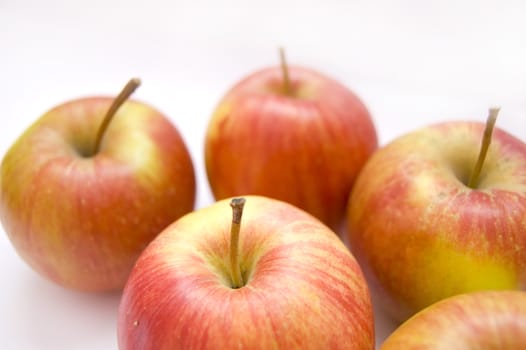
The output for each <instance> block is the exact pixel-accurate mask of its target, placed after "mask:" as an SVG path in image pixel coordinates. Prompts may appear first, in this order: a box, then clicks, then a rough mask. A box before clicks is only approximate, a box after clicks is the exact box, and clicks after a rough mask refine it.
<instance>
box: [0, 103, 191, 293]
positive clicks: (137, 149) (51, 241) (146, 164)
mask: <svg viewBox="0 0 526 350" xmlns="http://www.w3.org/2000/svg"><path fill="white" fill-rule="evenodd" d="M112 100H113V99H112V98H106V97H93V98H82V99H78V100H74V101H70V102H67V103H64V104H62V105H59V106H57V107H55V108H53V109H52V110H50V111H48V112H47V113H45V114H44V115H43V116H42V117H41V118H40V119H38V120H37V121H36V122H35V123H34V124H33V125H32V126H31V127H30V128H29V129H28V130H26V132H25V133H24V134H23V135H22V136H21V137H20V138H19V139H18V140H17V141H16V142H15V144H13V145H12V147H11V148H10V149H9V150H8V152H7V153H6V155H5V156H4V158H3V160H2V163H1V168H0V219H1V221H2V225H3V227H4V229H5V231H6V233H7V234H8V236H9V239H10V240H11V242H12V244H13V245H14V247H15V248H16V250H17V252H18V253H19V255H20V256H21V257H22V258H23V259H24V260H25V261H26V262H27V263H28V264H29V265H30V266H31V267H32V268H33V269H35V270H36V271H38V272H39V273H41V274H42V275H44V276H46V277H47V278H49V279H51V280H53V281H55V282H57V283H59V284H61V285H63V286H65V287H68V288H73V289H79V290H87V291H105V290H113V289H120V288H122V287H123V286H124V283H125V281H126V278H127V276H128V274H129V272H130V270H131V268H132V266H133V263H134V262H135V260H136V259H137V257H138V256H139V254H140V252H141V251H142V250H143V249H144V247H145V246H146V245H147V244H148V243H149V242H150V241H151V240H152V239H153V238H154V237H155V236H156V235H157V234H158V233H159V232H160V231H162V230H163V229H164V228H165V227H166V226H168V224H170V223H172V222H173V221H174V220H175V219H177V218H178V217H180V216H182V215H183V214H185V213H187V212H189V211H190V210H192V209H193V206H194V197H195V180H194V171H193V166H192V163H191V159H190V156H189V153H188V151H187V149H186V146H185V145H184V143H183V139H182V138H181V136H180V135H179V133H178V131H177V130H176V129H175V127H174V126H173V125H172V124H171V123H170V122H169V120H168V119H167V118H166V117H165V116H163V115H162V114H161V113H160V112H158V111H157V110H155V109H154V108H152V107H150V106H148V105H146V104H144V103H141V102H137V101H127V102H125V103H124V105H122V106H121V107H120V109H119V110H118V111H117V114H116V115H115V116H114V118H113V120H112V121H111V124H110V125H109V127H108V129H107V132H106V133H105V135H104V138H103V139H102V143H101V146H100V150H99V152H97V153H96V154H91V152H92V147H93V143H94V139H95V135H96V133H97V130H98V128H99V126H100V124H101V121H102V119H103V117H104V115H105V113H106V112H107V110H108V108H109V106H110V104H111V102H112Z"/></svg>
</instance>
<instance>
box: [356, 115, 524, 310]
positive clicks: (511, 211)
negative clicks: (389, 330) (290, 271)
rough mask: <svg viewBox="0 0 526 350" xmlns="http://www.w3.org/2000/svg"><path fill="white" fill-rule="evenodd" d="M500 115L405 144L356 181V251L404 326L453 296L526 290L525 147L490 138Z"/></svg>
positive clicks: (414, 136) (429, 130)
mask: <svg viewBox="0 0 526 350" xmlns="http://www.w3.org/2000/svg"><path fill="white" fill-rule="evenodd" d="M496 113H497V110H491V116H490V118H488V123H487V128H486V131H484V130H485V126H484V124H483V123H478V122H467V121H466V122H462V121H460V122H447V123H442V124H438V125H432V126H429V127H426V128H423V129H421V130H418V131H415V132H412V133H409V134H408V135H405V136H402V137H400V138H398V139H396V140H394V141H393V142H391V143H390V144H388V145H386V146H385V147H383V148H381V149H379V150H378V151H377V152H376V153H375V154H374V155H373V156H372V157H371V159H370V160H369V162H368V163H367V164H366V166H365V167H364V169H363V171H362V173H361V174H360V176H359V178H358V180H357V181H356V184H355V187H354V191H353V193H352V196H351V199H350V204H349V209H348V215H349V221H348V229H349V230H348V233H349V241H350V244H351V247H352V251H353V253H354V255H355V256H356V258H357V259H358V261H359V262H360V264H361V266H362V268H363V269H364V272H365V275H366V277H368V279H369V281H370V283H371V284H370V285H371V288H373V289H374V291H375V293H373V294H376V292H378V294H379V297H378V301H379V302H380V303H382V304H383V306H384V308H386V310H387V312H388V313H389V314H390V315H392V316H393V317H394V318H396V319H398V320H403V319H406V318H407V317H408V316H410V315H412V314H414V313H415V312H416V311H418V310H420V309H422V308H424V307H426V306H428V305H430V304H432V303H434V302H436V301H438V300H441V299H444V298H446V297H449V296H452V295H455V294H461V293H465V292H469V291H476V290H485V289H524V288H525V287H526V221H525V218H526V145H525V144H524V143H523V142H522V141H521V140H519V139H517V138H516V137H514V136H512V135H511V134H509V133H507V132H505V131H503V130H499V129H496V130H495V132H494V133H493V135H492V132H491V130H493V124H494V120H495V118H496ZM483 134H484V136H483ZM481 140H483V141H481ZM490 141H491V143H490ZM481 144H482V146H481ZM479 150H480V151H479ZM477 154H479V156H478V157H477Z"/></svg>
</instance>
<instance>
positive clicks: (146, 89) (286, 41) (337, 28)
mask: <svg viewBox="0 0 526 350" xmlns="http://www.w3.org/2000/svg"><path fill="white" fill-rule="evenodd" d="M524 18H526V2H524V1H521V0H503V1H497V0H494V1H485V0H479V1H476V0H463V1H458V0H442V1H418V0H405V1H404V0H394V1H388V0H377V1H374V0H373V1H365V0H364V1H362V0H356V1H343V0H341V1H339V0H327V1H321V0H319V1H315V0H303V1H278V0H266V1H252V2H251V1H212V0H210V1H198V0H192V1H177V0H175V1H168V0H166V1H162V0H149V1H137V0H128V1H118V0H106V1H102V0H90V1H86V0H80V1H66V0H63V1H60V0H47V1H37V0H34V1H24V0H0V78H1V80H0V101H1V107H2V114H1V124H0V156H3V155H4V154H5V152H6V151H7V149H8V148H9V146H10V145H11V144H12V143H13V142H14V141H15V139H16V138H17V137H18V136H19V135H20V134H21V133H22V132H23V131H24V130H25V129H26V128H27V127H28V126H29V125H30V124H31V123H32V122H33V121H34V120H36V118H38V117H39V116H40V115H41V114H43V113H44V112H45V111H47V110H48V109H50V108H51V107H53V106H55V105H56V104H58V103H61V102H64V101H66V100H69V99H72V98H77V97H81V96H86V95H94V94H95V95H99V94H110V95H114V94H115V93H116V92H118V90H119V89H120V88H121V87H122V86H123V84H124V83H125V82H126V81H127V80H128V79H129V78H130V77H132V76H139V77H140V78H141V79H142V81H143V85H142V86H141V87H140V88H139V90H137V92H136V93H135V94H134V97H135V98H138V99H141V100H144V101H147V102H148V103H150V104H152V105H154V106H156V107H157V108H158V109H160V110H161V111H163V112H165V113H166V114H167V115H168V116H169V117H170V118H171V120H172V121H173V122H174V123H175V124H176V126H177V127H178V129H179V131H180V132H181V133H182V134H183V136H184V139H185V141H186V142H187V145H188V147H189V148H190V150H191V152H192V156H193V160H194V165H195V168H196V172H197V175H198V198H197V207H203V206H205V205H207V204H210V203H211V202H212V197H211V194H210V191H209V188H208V184H207V180H206V176H205V170H204V161H203V140H204V131H205V129H206V125H207V122H208V119H209V116H210V114H211V112H212V110H213V109H214V107H215V105H216V103H217V102H218V100H219V99H220V98H221V96H222V95H223V94H224V93H225V92H226V91H227V89H228V88H229V87H231V86H232V85H233V84H234V83H235V82H236V81H237V80H239V79H240V78H242V77H243V76H245V75H246V74H248V73H251V72H253V71H255V70H257V69H260V68H262V67H264V66H269V65H275V64H277V61H278V52H277V47H278V46H284V47H285V48H286V50H287V56H288V60H289V62H290V63H294V64H301V65H305V66H309V67H312V68H315V69H317V70H319V71H321V72H324V73H326V74H328V75H330V76H332V77H334V78H336V79H338V80H339V81H341V82H342V83H344V84H345V85H347V86H348V87H349V88H351V89H352V90H354V91H355V92H356V93H357V94H358V95H359V96H361V97H362V99H363V100H364V102H365V103H366V104H367V106H368V107H369V109H370V111H371V113H372V115H373V117H374V121H375V124H376V127H377V130H378V134H379V136H380V142H381V143H382V144H385V143H386V142H388V141H390V140H392V139H393V138H395V137H397V136H399V135H401V134H403V133H405V132H408V131H410V130H414V129H416V128H418V127H421V126H424V125H427V124H430V123H434V122H439V121H445V120H453V119H476V120H480V121H484V120H485V118H486V115H487V109H488V107H489V106H491V105H500V106H501V107H502V110H501V114H500V117H499V120H498V122H497V123H498V126H499V127H501V128H503V129H506V130H508V131H510V132H511V133H513V134H515V135H516V136H518V137H520V138H522V139H523V140H526V21H525V20H524ZM0 275H1V279H2V281H3V282H2V283H1V286H0V348H2V349H7V350H25V349H53V350H56V349H78V350H82V349H90V350H92V349H116V348H117V341H116V331H115V328H116V312H117V306H118V302H119V295H117V294H115V295H91V294H83V293H77V292H72V291H68V290H65V289H63V288H61V287H58V286H55V285H53V284H51V283H50V282H47V281H46V280H44V279H42V278H41V277H40V276H38V275H36V274H35V273H34V272H32V271H31V270H30V269H29V268H28V267H27V265H26V264H25V263H24V262H23V261H22V260H21V259H20V258H19V257H18V256H17V254H16V253H15V251H14V249H13V248H12V246H11V244H10V242H9V240H8V238H7V236H6V235H5V233H4V232H3V230H2V229H1V228H0ZM376 317H377V322H378V327H377V342H378V343H380V342H381V340H382V339H384V337H385V336H386V334H388V333H389V332H390V331H391V330H392V327H393V325H392V324H391V323H390V322H389V321H387V320H385V318H384V317H383V315H382V314H381V313H379V312H378V313H377V315H376Z"/></svg>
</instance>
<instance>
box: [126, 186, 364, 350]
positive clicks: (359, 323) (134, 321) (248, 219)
mask: <svg viewBox="0 0 526 350" xmlns="http://www.w3.org/2000/svg"><path fill="white" fill-rule="evenodd" d="M231 217H232V214H231V208H230V207H229V204H228V200H223V201H219V202H217V203H215V204H213V205H211V206H209V207H206V208H203V209H200V210H198V211H195V212H193V213H190V214H188V215H185V216H184V217H182V218H181V219H179V220H178V221H176V222H175V223H174V224H172V225H170V226H169V227H168V228H167V229H166V230H165V231H163V233H161V234H160V235H159V236H158V237H157V238H156V239H155V240H154V241H153V242H152V243H151V244H150V245H149V246H148V247H147V248H146V249H145V251H144V252H143V254H142V255H141V256H140V257H139V259H138V261H137V264H136V265H135V267H134V269H133V271H132V273H131V275H130V279H129V280H128V282H127V284H126V287H125V288H124V293H123V297H122V300H121V304H120V308H119V319H118V339H119V348H120V349H121V350H125V349H143V350H147V349H152V350H153V349H155V350H162V349H170V350H176V349H374V327H373V314H372V307H371V302H370V295H369V290H368V287H367V285H366V283H365V280H364V278H363V275H362V272H361V270H360V268H359V266H358V264H357V263H356V261H355V259H354V258H353V256H352V255H351V253H350V252H349V250H348V249H347V248H346V247H345V246H344V245H343V243H342V242H341V241H340V239H339V238H338V236H337V235H336V234H335V233H334V232H332V231H331V230H330V229H329V228H327V227H326V226H325V225H323V224H321V222H319V221H318V220H317V219H315V218H314V217H312V216H311V215H309V214H307V213H305V212H304V211H302V210H299V209H298V208H296V207H293V206H291V205H290V204H287V203H285V202H281V201H276V200H273V199H269V198H264V197H258V196H247V197H246V205H245V210H244V213H243V219H242V222H241V228H240V236H239V239H240V241H239V261H240V267H241V274H242V275H243V277H244V280H245V284H244V285H243V286H242V287H240V288H237V289H236V288H233V287H232V279H231V274H230V272H229V271H230V270H229V266H230V265H229V251H230V248H229V245H230V233H229V232H230V225H231V224H230V221H231Z"/></svg>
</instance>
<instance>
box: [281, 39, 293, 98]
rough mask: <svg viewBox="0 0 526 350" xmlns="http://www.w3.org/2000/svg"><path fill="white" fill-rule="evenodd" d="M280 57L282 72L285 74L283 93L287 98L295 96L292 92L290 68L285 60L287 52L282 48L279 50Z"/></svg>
mask: <svg viewBox="0 0 526 350" xmlns="http://www.w3.org/2000/svg"><path fill="white" fill-rule="evenodd" d="M279 57H280V62H281V72H282V74H283V86H282V93H283V94H285V95H286V96H294V92H293V91H292V86H291V84H290V77H289V67H288V65H287V60H286V58H285V50H284V49H283V48H282V47H280V48H279Z"/></svg>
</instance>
